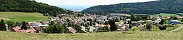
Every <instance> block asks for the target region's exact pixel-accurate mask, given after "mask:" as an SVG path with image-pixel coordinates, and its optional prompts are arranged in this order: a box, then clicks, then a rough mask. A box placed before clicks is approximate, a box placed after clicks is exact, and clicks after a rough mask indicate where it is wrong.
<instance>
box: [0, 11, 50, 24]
mask: <svg viewBox="0 0 183 40" xmlns="http://www.w3.org/2000/svg"><path fill="white" fill-rule="evenodd" d="M0 19H4V20H11V21H18V22H21V21H40V20H48V17H46V16H43V15H42V14H41V13H25V12H0Z"/></svg>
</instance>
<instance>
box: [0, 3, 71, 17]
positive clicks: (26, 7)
mask: <svg viewBox="0 0 183 40" xmlns="http://www.w3.org/2000/svg"><path fill="white" fill-rule="evenodd" d="M0 11H1V12H7V11H8V12H11V11H13V12H39V13H43V14H44V15H48V14H49V15H51V16H56V15H57V14H60V13H66V12H67V11H68V10H65V9H62V8H59V7H56V6H50V5H48V4H44V3H38V2H36V1H31V0H0Z"/></svg>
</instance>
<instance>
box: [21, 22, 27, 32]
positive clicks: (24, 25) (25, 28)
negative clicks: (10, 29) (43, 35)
mask: <svg viewBox="0 0 183 40" xmlns="http://www.w3.org/2000/svg"><path fill="white" fill-rule="evenodd" d="M21 29H24V30H27V29H28V26H27V24H26V22H25V21H23V22H22V26H21Z"/></svg>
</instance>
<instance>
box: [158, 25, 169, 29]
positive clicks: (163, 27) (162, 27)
mask: <svg viewBox="0 0 183 40" xmlns="http://www.w3.org/2000/svg"><path fill="white" fill-rule="evenodd" d="M166 28H167V27H165V26H163V25H159V29H160V30H166Z"/></svg>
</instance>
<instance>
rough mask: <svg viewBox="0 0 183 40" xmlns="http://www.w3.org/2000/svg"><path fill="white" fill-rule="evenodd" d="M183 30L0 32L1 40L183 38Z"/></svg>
mask: <svg viewBox="0 0 183 40" xmlns="http://www.w3.org/2000/svg"><path fill="white" fill-rule="evenodd" d="M182 33H183V32H168V31H129V32H100V33H76V34H45V33H39V34H34V33H14V32H2V31H1V32H0V34H1V35H0V40H182V39H183V36H182V35H183V34H182Z"/></svg>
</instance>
